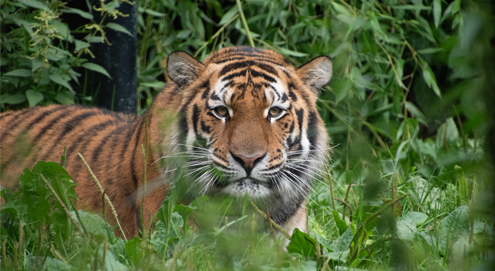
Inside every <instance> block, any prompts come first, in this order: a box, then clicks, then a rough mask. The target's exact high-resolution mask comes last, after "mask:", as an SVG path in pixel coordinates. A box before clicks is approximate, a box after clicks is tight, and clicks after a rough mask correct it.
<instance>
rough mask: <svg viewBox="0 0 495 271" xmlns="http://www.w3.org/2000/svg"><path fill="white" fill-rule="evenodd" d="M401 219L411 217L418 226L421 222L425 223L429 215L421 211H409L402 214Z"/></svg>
mask: <svg viewBox="0 0 495 271" xmlns="http://www.w3.org/2000/svg"><path fill="white" fill-rule="evenodd" d="M401 219H411V220H412V221H413V222H414V223H415V224H416V226H418V225H420V224H423V223H424V222H425V221H426V219H428V216H427V215H426V214H424V213H420V212H409V213H407V214H405V215H403V216H401V217H400V219H399V220H401Z"/></svg>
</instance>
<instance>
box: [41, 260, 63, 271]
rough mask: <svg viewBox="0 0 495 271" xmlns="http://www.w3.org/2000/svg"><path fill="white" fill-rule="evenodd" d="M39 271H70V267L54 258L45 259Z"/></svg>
mask: <svg viewBox="0 0 495 271" xmlns="http://www.w3.org/2000/svg"><path fill="white" fill-rule="evenodd" d="M39 270H53V271H70V270H71V266H69V265H68V264H67V263H64V262H62V261H60V260H57V259H55V258H52V257H46V260H45V261H44V264H43V268H40V269H39Z"/></svg>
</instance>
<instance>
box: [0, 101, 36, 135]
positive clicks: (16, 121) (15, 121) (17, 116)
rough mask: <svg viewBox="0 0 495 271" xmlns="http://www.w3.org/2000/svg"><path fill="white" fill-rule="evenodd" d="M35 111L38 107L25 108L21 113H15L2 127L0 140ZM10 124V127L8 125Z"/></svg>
mask: <svg viewBox="0 0 495 271" xmlns="http://www.w3.org/2000/svg"><path fill="white" fill-rule="evenodd" d="M35 109H39V107H33V108H27V109H24V110H21V111H16V114H15V115H14V116H13V117H12V119H11V120H10V121H9V122H7V123H6V124H5V126H4V127H2V133H1V134H0V138H4V136H6V135H7V134H8V133H10V132H12V131H13V130H14V129H15V128H16V127H17V126H18V125H19V124H21V123H22V122H23V121H24V119H25V118H28V117H30V116H32V115H31V114H28V113H31V112H32V111H34V110H35ZM10 124H12V125H10Z"/></svg>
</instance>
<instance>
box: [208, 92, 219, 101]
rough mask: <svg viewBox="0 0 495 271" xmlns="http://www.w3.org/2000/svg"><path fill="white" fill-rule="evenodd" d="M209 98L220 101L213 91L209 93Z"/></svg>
mask: <svg viewBox="0 0 495 271" xmlns="http://www.w3.org/2000/svg"><path fill="white" fill-rule="evenodd" d="M210 99H212V100H217V101H220V97H218V95H217V94H215V92H212V93H211V95H210Z"/></svg>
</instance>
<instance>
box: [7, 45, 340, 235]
mask: <svg viewBox="0 0 495 271" xmlns="http://www.w3.org/2000/svg"><path fill="white" fill-rule="evenodd" d="M331 73H332V64H331V61H330V60H329V59H328V58H327V57H318V58H316V59H314V60H312V61H311V62H309V63H307V64H305V65H303V66H301V67H299V68H294V67H293V66H292V65H291V64H290V63H288V62H287V61H286V60H285V58H283V57H282V56H280V55H278V54H277V53H275V52H273V51H269V50H262V49H255V48H250V47H229V48H225V49H222V50H220V51H218V52H216V53H213V54H212V55H211V56H209V57H208V58H207V59H206V60H205V61H204V62H202V63H201V62H199V61H197V60H195V59H194V58H192V57H191V56H189V55H188V54H186V53H183V52H175V53H173V54H171V55H170V56H169V57H168V61H167V74H168V77H169V78H168V79H169V81H170V82H169V83H168V84H167V87H166V88H165V89H164V90H163V91H162V92H161V93H160V94H159V95H158V96H157V97H156V99H155V101H154V102H153V104H152V106H151V108H150V110H149V111H148V112H146V113H145V114H143V116H141V117H139V118H136V117H133V116H129V115H124V114H117V113H112V112H108V111H105V110H101V109H95V108H87V107H81V106H48V107H36V108H30V109H25V110H22V111H17V112H6V113H3V114H2V115H1V119H0V125H1V127H2V130H1V148H2V149H1V150H2V161H1V162H2V163H1V169H2V176H1V178H2V179H1V181H2V186H3V187H5V186H15V181H12V180H15V176H18V175H19V174H20V172H21V170H22V169H23V168H24V167H32V165H33V164H34V163H35V162H36V161H37V160H39V159H41V160H48V161H58V160H59V159H60V156H61V154H62V152H63V149H64V146H67V154H68V157H67V164H66V168H67V170H68V172H69V174H71V176H72V177H73V178H74V180H75V181H76V182H77V184H78V185H77V186H76V193H77V194H78V196H79V199H80V201H79V202H78V204H79V205H80V206H81V207H83V208H89V209H97V208H101V206H100V204H101V195H100V194H99V192H98V191H97V188H96V186H95V185H94V183H93V181H92V180H91V178H90V176H89V174H88V173H87V171H86V170H85V169H84V165H83V164H82V162H81V161H80V160H79V158H78V157H77V152H80V153H81V154H82V155H83V156H84V157H85V158H86V160H87V161H88V163H89V164H90V166H91V167H92V169H93V170H94V171H95V174H96V176H97V177H98V178H99V180H100V182H101V183H102V186H103V187H105V190H106V193H107V195H108V196H109V197H110V199H111V200H112V202H113V203H114V205H115V206H116V209H117V212H118V214H119V219H120V220H121V223H122V224H123V227H124V228H125V230H126V231H127V232H128V233H129V234H131V235H135V234H137V232H138V226H137V225H138V224H139V223H138V221H139V220H138V214H139V209H140V204H141V202H140V200H138V199H139V198H140V195H141V194H140V187H141V184H142V181H143V180H142V179H143V166H144V158H143V155H142V146H145V142H146V130H148V141H149V146H150V147H149V152H150V155H149V157H148V160H147V161H146V163H147V169H148V170H147V176H146V180H147V182H148V186H147V190H146V200H145V205H144V211H145V214H144V217H145V218H149V217H151V215H152V214H154V212H156V210H157V209H158V208H159V206H160V204H161V202H162V201H163V199H164V198H165V196H166V194H167V191H168V183H167V182H168V180H169V179H170V178H169V177H168V172H173V168H174V166H171V165H170V163H168V162H167V161H169V160H174V159H176V158H183V157H186V158H187V161H188V162H187V163H188V170H189V173H188V174H189V175H190V176H192V182H191V184H190V186H191V189H190V193H192V194H196V195H201V194H211V195H213V194H214V195H218V194H227V195H233V196H238V197H244V195H245V194H248V195H249V196H250V197H251V198H253V199H255V200H257V201H258V202H260V203H264V204H266V205H267V206H268V209H269V213H270V216H271V218H272V219H273V220H274V221H275V222H277V223H278V224H280V225H283V226H284V228H285V229H286V230H287V231H289V232H292V231H293V230H294V228H296V227H297V228H299V229H301V230H306V209H305V200H306V198H307V195H308V192H309V190H310V185H311V180H312V179H313V176H314V174H315V173H316V172H317V171H318V170H319V169H320V167H321V166H322V164H323V163H324V161H325V159H326V156H327V153H328V147H327V146H328V145H327V144H328V140H329V139H328V136H327V133H326V129H325V126H324V122H323V121H322V119H321V118H320V116H319V115H318V113H317V110H316V100H317V94H318V91H319V90H320V89H321V88H322V87H323V86H324V85H325V84H327V83H328V81H329V80H330V77H331ZM146 126H147V127H148V129H145V127H146ZM19 140H22V141H25V142H27V143H29V144H32V146H33V147H32V150H31V151H30V152H29V153H28V154H27V155H25V156H26V157H22V159H21V158H20V156H21V155H19V154H18V152H16V149H15V146H16V145H17V143H16V142H17V141H19ZM109 213H110V212H107V214H109ZM110 219H111V218H110ZM145 221H146V219H145Z"/></svg>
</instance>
